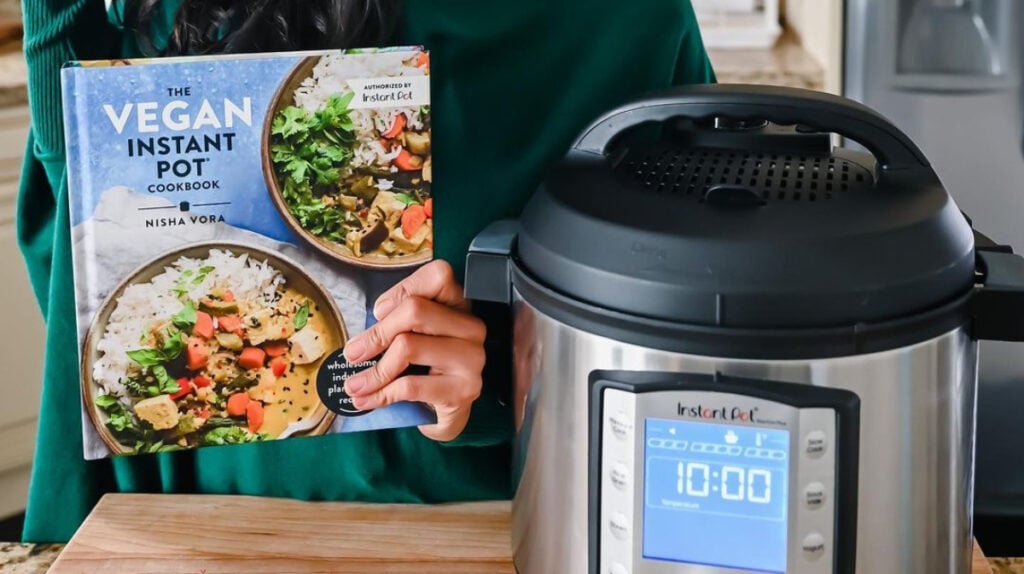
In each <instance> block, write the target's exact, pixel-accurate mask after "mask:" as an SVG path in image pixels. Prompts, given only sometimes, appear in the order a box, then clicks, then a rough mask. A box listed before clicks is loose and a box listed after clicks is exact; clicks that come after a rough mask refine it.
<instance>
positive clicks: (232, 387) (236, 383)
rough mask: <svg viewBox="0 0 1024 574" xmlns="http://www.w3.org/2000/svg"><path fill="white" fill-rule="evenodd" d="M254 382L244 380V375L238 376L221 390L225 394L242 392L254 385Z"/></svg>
mask: <svg viewBox="0 0 1024 574" xmlns="http://www.w3.org/2000/svg"><path fill="white" fill-rule="evenodd" d="M256 382H257V381H255V380H252V379H248V378H246V377H245V375H239V376H237V377H235V378H234V380H232V381H231V382H229V383H228V384H226V385H224V388H223V389H222V392H225V391H226V392H228V393H229V394H230V393H232V392H237V391H244V390H246V389H248V388H249V387H251V386H253V385H255V384H256Z"/></svg>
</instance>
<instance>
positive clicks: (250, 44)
mask: <svg viewBox="0 0 1024 574" xmlns="http://www.w3.org/2000/svg"><path fill="white" fill-rule="evenodd" d="M123 1H124V2H125V7H124V14H123V18H124V22H123V23H124V25H125V28H127V29H128V30H130V31H132V32H133V33H134V34H135V37H136V40H137V42H138V45H139V48H140V49H141V50H142V51H143V53H145V54H146V55H153V56H155V55H161V56H162V55H183V54H194V55H199V54H210V53H240V52H284V51H291V50H319V49H330V48H361V47H373V46H380V45H383V44H385V43H387V42H388V41H389V39H390V36H391V34H392V33H393V32H394V28H395V25H396V22H397V16H398V10H397V5H398V0H170V1H174V2H181V7H180V8H178V11H177V14H176V16H175V19H174V25H173V28H172V30H171V34H170V38H169V39H168V42H167V46H166V48H164V49H157V48H156V44H155V42H154V41H153V37H152V31H153V29H154V22H155V21H156V20H157V19H159V18H160V17H161V15H162V13H163V10H164V5H163V4H164V2H166V1H167V0H123Z"/></svg>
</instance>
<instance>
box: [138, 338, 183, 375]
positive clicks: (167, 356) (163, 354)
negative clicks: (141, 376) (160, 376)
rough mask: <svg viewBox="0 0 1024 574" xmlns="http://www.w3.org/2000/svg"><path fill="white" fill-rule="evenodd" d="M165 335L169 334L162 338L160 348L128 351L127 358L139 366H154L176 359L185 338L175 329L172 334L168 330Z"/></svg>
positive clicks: (181, 349)
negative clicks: (162, 342) (162, 343)
mask: <svg viewBox="0 0 1024 574" xmlns="http://www.w3.org/2000/svg"><path fill="white" fill-rule="evenodd" d="M165 335H169V336H167V337H166V339H165V340H164V345H163V347H162V348H160V349H136V350H134V351H128V353H127V355H128V358H129V359H131V360H132V361H135V363H137V364H138V365H139V366H140V367H155V366H157V365H162V364H164V363H169V362H171V361H173V360H174V359H177V358H178V355H180V354H181V352H182V351H184V350H185V338H184V337H183V336H182V334H181V331H175V332H174V333H173V334H170V331H168V332H167V333H165Z"/></svg>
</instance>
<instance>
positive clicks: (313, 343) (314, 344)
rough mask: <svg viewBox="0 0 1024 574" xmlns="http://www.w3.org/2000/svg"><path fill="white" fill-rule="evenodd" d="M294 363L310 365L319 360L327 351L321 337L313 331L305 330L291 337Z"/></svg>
mask: <svg viewBox="0 0 1024 574" xmlns="http://www.w3.org/2000/svg"><path fill="white" fill-rule="evenodd" d="M288 341H289V342H290V343H291V344H292V362H293V363H295V364H296V365H308V364H309V363H312V362H313V361H315V360H317V359H319V358H320V357H322V356H323V355H324V353H325V352H326V351H327V348H326V346H325V345H324V342H323V341H321V340H320V335H319V334H318V333H317V332H316V331H315V330H313V329H309V328H306V329H303V330H301V331H299V332H298V333H295V334H294V335H292V336H291V338H290V339H288Z"/></svg>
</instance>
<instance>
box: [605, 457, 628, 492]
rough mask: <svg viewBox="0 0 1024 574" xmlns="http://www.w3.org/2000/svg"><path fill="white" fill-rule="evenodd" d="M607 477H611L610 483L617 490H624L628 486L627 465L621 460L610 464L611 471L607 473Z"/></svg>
mask: <svg viewBox="0 0 1024 574" xmlns="http://www.w3.org/2000/svg"><path fill="white" fill-rule="evenodd" d="M608 478H609V479H611V482H612V484H613V485H614V486H615V488H617V489H619V490H626V489H628V488H629V467H628V466H626V465H625V464H623V463H621V462H617V463H615V464H613V465H612V468H611V471H609V473H608Z"/></svg>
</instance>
